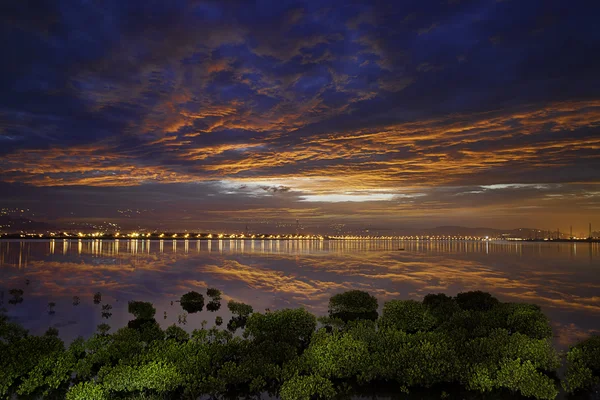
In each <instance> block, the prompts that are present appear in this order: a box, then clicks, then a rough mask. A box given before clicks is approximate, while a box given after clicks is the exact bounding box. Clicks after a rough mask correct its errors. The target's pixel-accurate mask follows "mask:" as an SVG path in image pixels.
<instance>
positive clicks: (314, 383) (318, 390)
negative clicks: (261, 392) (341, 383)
mask: <svg viewBox="0 0 600 400" xmlns="http://www.w3.org/2000/svg"><path fill="white" fill-rule="evenodd" d="M335 394H336V392H335V389H334V387H333V383H332V382H331V381H330V380H329V379H327V378H323V377H320V376H315V375H309V376H295V377H293V378H292V379H290V380H287V381H285V382H284V383H283V385H282V386H281V391H280V392H279V395H280V396H281V399H282V400H311V399H314V398H318V399H331V398H333V397H334V396H335Z"/></svg>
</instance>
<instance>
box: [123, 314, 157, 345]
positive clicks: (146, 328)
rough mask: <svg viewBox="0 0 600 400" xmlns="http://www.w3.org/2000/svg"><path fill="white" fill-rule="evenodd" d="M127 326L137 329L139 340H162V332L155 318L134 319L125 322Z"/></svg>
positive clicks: (147, 341)
mask: <svg viewBox="0 0 600 400" xmlns="http://www.w3.org/2000/svg"><path fill="white" fill-rule="evenodd" d="M127 327H128V328H131V329H135V330H136V331H138V332H139V333H140V340H142V341H144V342H146V343H150V342H152V341H154V340H162V339H163V337H164V332H163V330H162V329H161V328H160V325H159V324H158V322H157V321H156V320H155V319H134V320H131V321H129V322H128V323H127Z"/></svg>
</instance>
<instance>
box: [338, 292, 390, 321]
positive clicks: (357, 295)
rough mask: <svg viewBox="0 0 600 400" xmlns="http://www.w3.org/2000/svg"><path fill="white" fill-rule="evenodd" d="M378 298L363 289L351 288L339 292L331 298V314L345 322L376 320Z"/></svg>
mask: <svg viewBox="0 0 600 400" xmlns="http://www.w3.org/2000/svg"><path fill="white" fill-rule="evenodd" d="M377 307H378V304H377V299H376V298H375V297H374V296H372V295H370V294H369V293H367V292H363V291H361V290H350V291H348V292H344V293H339V294H336V295H335V296H333V297H332V298H331V299H329V316H330V317H331V318H339V319H341V320H343V321H344V322H348V321H354V320H357V319H369V320H372V321H374V320H376V319H377V317H378V314H377Z"/></svg>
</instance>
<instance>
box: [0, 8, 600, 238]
mask: <svg viewBox="0 0 600 400" xmlns="http://www.w3.org/2000/svg"><path fill="white" fill-rule="evenodd" d="M598 15H600V3H598V2H592V1H589V2H585V1H582V2H567V1H551V0H546V1H542V0H539V1H517V0H504V1H501V0H485V1H469V0H444V1H402V2H390V1H371V2H358V1H357V2H347V1H323V0H319V1H314V2H292V1H256V2H249V1H223V0H222V1H200V0H197V1H177V0H174V1H106V0H102V1H94V0H88V1H61V0H52V1H20V2H17V1H14V2H4V3H3V4H2V5H1V6H0V20H1V21H0V22H1V23H0V35H1V39H2V40H1V41H0V46H1V48H2V55H3V57H2V58H3V61H2V63H0V89H1V90H0V190H1V194H0V202H1V203H2V204H1V205H2V206H6V207H13V206H18V207H21V206H27V207H29V208H31V209H35V210H37V211H38V213H39V214H42V215H44V216H45V217H46V218H48V219H61V220H65V219H74V220H79V221H83V220H91V219H94V220H114V221H117V220H119V219H121V218H122V214H121V213H118V212H117V210H118V209H124V208H131V209H140V210H143V209H146V210H150V209H152V210H155V211H154V212H153V213H152V214H140V217H139V221H137V222H139V223H140V224H142V225H144V224H146V225H148V226H151V225H152V224H159V225H161V226H172V227H174V228H186V229H192V228H194V229H196V228H212V227H216V226H221V225H225V226H239V225H242V224H245V223H246V222H248V223H250V224H258V223H266V222H268V221H288V222H289V221H292V222H293V221H295V219H296V218H301V219H302V221H304V223H305V224H306V225H307V226H315V227H316V226H317V225H319V226H321V227H323V226H327V225H329V224H331V223H340V222H344V223H348V224H357V225H365V224H371V225H375V226H391V227H412V226H431V225H441V224H461V225H469V226H475V225H487V226H497V227H517V226H523V225H529V226H538V227H545V228H546V229H549V228H553V229H554V228H556V227H560V226H562V227H563V228H564V229H567V227H568V225H574V226H575V227H576V229H580V230H584V229H585V226H586V225H587V222H588V221H590V220H591V221H592V222H595V223H597V224H600V220H599V217H598V215H600V212H599V210H600V132H599V129H600V95H599V93H600V74H599V73H598V71H600V51H598V50H599V49H600V29H598V28H597V27H596V26H597V22H598V21H597V16H598ZM71 213H73V214H71ZM148 213H149V212H148ZM315 229H316V228H315Z"/></svg>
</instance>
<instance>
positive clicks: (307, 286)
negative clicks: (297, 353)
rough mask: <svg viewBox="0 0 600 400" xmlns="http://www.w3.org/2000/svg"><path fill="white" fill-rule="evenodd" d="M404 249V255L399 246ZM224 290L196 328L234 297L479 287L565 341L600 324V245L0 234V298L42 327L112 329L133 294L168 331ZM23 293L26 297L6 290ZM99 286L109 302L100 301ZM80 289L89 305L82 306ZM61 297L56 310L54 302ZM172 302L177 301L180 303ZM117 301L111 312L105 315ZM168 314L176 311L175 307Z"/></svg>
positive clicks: (311, 305)
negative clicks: (183, 302) (206, 297)
mask: <svg viewBox="0 0 600 400" xmlns="http://www.w3.org/2000/svg"><path fill="white" fill-rule="evenodd" d="M399 248H404V249H405V251H398V249H399ZM207 287H216V288H218V289H220V290H221V291H222V292H223V293H224V298H223V306H222V308H221V309H220V310H219V311H217V312H212V313H211V312H208V311H206V310H205V311H203V312H201V313H197V314H192V315H189V316H187V324H185V325H183V324H181V326H182V327H184V328H185V329H187V330H190V331H191V330H192V329H194V328H199V327H200V326H201V323H202V321H203V320H206V321H208V326H212V325H213V323H214V319H215V317H216V316H217V315H220V316H222V317H223V319H224V320H225V321H227V320H228V319H229V317H230V315H229V314H228V311H227V307H226V301H227V300H228V299H235V300H237V301H243V302H246V303H249V304H251V305H253V306H254V309H255V311H263V310H264V309H265V308H270V309H271V310H275V309H281V308H286V307H299V306H302V307H305V308H307V309H308V310H309V311H311V312H314V313H316V314H322V315H324V314H326V312H327V302H328V299H329V297H331V296H332V295H333V294H335V293H339V292H343V291H345V290H350V289H361V290H367V291H369V292H371V293H372V294H374V295H376V296H377V298H378V299H379V302H380V305H382V304H383V302H385V301H387V300H390V299H393V298H399V299H421V298H422V297H423V296H424V295H426V294H427V293H432V292H445V293H449V294H456V293H458V292H460V291H465V290H475V289H480V290H484V291H488V292H491V293H492V294H494V295H495V296H497V297H498V298H500V299H501V300H502V301H523V302H532V303H536V304H539V305H540V306H541V307H542V308H543V310H544V312H546V314H547V315H548V316H549V317H550V318H551V320H552V324H553V327H554V335H555V342H556V344H557V345H558V346H560V347H561V348H564V347H566V346H568V344H569V343H572V342H573V341H575V340H578V339H581V338H583V337H586V336H588V335H589V334H591V333H592V332H594V331H600V245H599V244H581V243H579V244H571V243H513V242H424V243H423V242H420V243H418V242H400V241H394V242H392V241H375V240H374V241H334V242H326V241H325V242H323V241H313V242H310V241H277V240H273V241H250V240H247V241H241V240H225V241H217V240H214V241H198V242H196V241H184V240H177V241H173V240H164V241H142V240H138V241H134V240H132V241H129V240H120V241H112V240H111V241H107V240H104V241H100V240H96V241H92V240H72V241H63V240H56V241H0V292H2V294H1V297H0V302H2V303H3V306H4V307H5V308H7V310H8V314H9V316H11V317H13V318H14V319H15V320H17V321H19V322H20V323H21V324H23V325H24V326H25V327H26V328H28V329H30V330H31V332H32V333H37V334H41V333H43V332H44V331H45V330H46V329H47V328H48V327H50V326H54V327H57V328H58V329H59V332H60V335H61V337H62V338H63V339H64V340H66V341H70V340H72V339H73V338H75V337H77V336H79V335H83V336H89V335H90V334H91V333H92V332H93V331H94V330H95V329H96V326H97V325H98V324H100V323H103V322H107V323H108V324H110V325H111V326H112V327H113V330H114V329H116V328H119V327H121V326H124V325H125V324H126V323H127V321H128V320H129V319H130V315H129V314H128V313H127V301H129V300H143V301H151V302H153V303H154V305H155V307H156V309H157V313H156V316H157V320H158V321H159V322H160V323H161V325H163V327H167V326H169V325H172V324H174V323H175V324H178V323H179V321H178V316H179V315H180V314H183V310H182V309H181V308H180V306H179V303H177V302H176V301H177V300H178V299H179V297H180V296H181V295H182V294H184V293H185V292H187V291H190V290H196V291H198V292H201V293H205V291H206V288H207ZM13 288H21V289H23V290H24V292H25V294H24V296H23V299H24V300H23V302H22V303H21V304H16V305H11V304H9V302H8V300H9V299H10V298H11V297H10V296H9V294H8V290H10V289H13ZM95 292H101V294H102V302H101V303H100V304H98V305H96V304H94V302H93V295H94V293H95ZM73 296H79V297H80V298H81V303H80V304H79V305H77V306H74V305H73ZM49 302H55V303H56V306H55V313H54V314H49V313H48V303H49ZM171 302H173V303H171ZM103 304H111V305H112V307H113V309H112V310H111V312H112V316H110V318H108V319H106V318H103V317H102V315H101V305H103ZM165 312H166V318H165V314H164V313H165Z"/></svg>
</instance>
